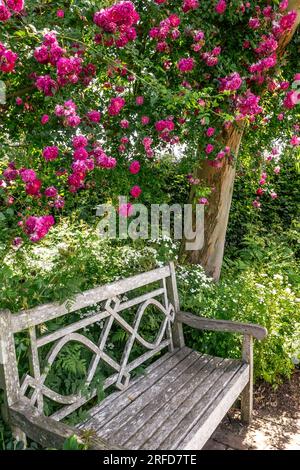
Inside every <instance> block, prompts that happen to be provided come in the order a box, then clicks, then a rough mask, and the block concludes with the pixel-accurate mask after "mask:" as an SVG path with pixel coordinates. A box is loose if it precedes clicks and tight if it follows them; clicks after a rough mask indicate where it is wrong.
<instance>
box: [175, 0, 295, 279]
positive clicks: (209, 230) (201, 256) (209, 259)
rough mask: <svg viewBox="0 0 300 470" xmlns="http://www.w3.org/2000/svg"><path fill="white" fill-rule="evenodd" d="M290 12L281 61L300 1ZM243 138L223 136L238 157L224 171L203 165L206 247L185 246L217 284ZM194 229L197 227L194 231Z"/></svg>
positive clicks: (234, 133)
mask: <svg viewBox="0 0 300 470" xmlns="http://www.w3.org/2000/svg"><path fill="white" fill-rule="evenodd" d="M288 10H296V11H297V12H298V17H297V20H296V22H295V24H294V26H293V28H292V30H291V31H288V32H287V33H286V34H285V35H283V37H282V38H281V40H280V42H279V47H278V50H277V54H278V58H280V57H282V55H283V54H284V52H285V49H286V47H287V45H288V44H289V42H290V41H291V39H292V37H293V35H294V33H295V31H296V29H297V27H298V25H299V23H300V0H290V1H289V8H288ZM242 136H243V129H242V128H241V127H240V126H236V127H232V129H230V130H229V131H227V132H226V134H225V135H224V136H223V138H222V141H223V143H224V146H226V145H228V146H229V147H230V149H231V151H232V153H233V154H234V155H235V159H234V161H231V162H230V161H228V160H227V159H226V161H225V159H224V162H223V166H222V167H221V168H214V167H211V166H210V165H208V163H207V161H201V162H200V165H199V167H198V169H197V172H196V175H195V176H196V177H197V178H199V179H200V182H201V183H200V184H202V185H203V186H204V187H210V188H212V189H213V190H212V193H211V195H210V196H209V204H208V206H207V207H206V208H205V217H204V245H203V247H202V249H201V250H197V251H186V250H185V240H183V242H182V245H181V253H180V257H181V259H184V260H186V261H188V262H190V263H192V264H201V265H202V266H203V268H204V269H205V272H206V274H207V275H209V276H211V277H212V278H213V279H214V280H215V281H218V280H219V277H220V274H221V267H222V261H223V255H224V246H225V238H226V231H227V225H228V219H229V212H230V206H231V200H232V193H233V186H234V179H235V169H236V159H237V156H238V153H239V148H240V144H241V140H242ZM192 201H194V189H193V188H192V190H191V194H190V202H192ZM193 228H194V227H193Z"/></svg>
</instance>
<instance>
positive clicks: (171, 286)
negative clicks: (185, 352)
mask: <svg viewBox="0 0 300 470" xmlns="http://www.w3.org/2000/svg"><path fill="white" fill-rule="evenodd" d="M169 265H170V273H171V275H170V277H168V278H167V279H166V281H167V291H168V298H169V301H170V302H171V303H172V304H173V306H174V309H175V320H174V324H173V328H172V335H173V345H174V347H175V348H183V347H184V345H185V342H184V336H183V327H182V323H181V322H179V321H177V313H178V312H179V310H180V306H179V297H178V291H177V282H176V274H175V267H174V263H170V264H169Z"/></svg>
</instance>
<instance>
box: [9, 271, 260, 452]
mask: <svg viewBox="0 0 300 470" xmlns="http://www.w3.org/2000/svg"><path fill="white" fill-rule="evenodd" d="M137 290H138V291H137ZM124 296H126V297H124ZM95 304H97V305H99V306H100V307H98V308H96V307H95ZM91 306H92V307H91ZM86 307H90V309H92V312H90V313H89V314H88V315H85V316H84V315H81V316H80V315H79V320H77V319H76V320H74V321H71V322H70V319H72V318H73V316H72V315H76V314H75V313H74V312H77V311H79V312H83V311H84V310H82V309H84V308H86ZM148 309H150V310H152V314H151V315H152V316H153V315H154V313H153V310H155V312H156V314H157V318H159V319H160V326H159V328H158V329H157V331H156V332H153V337H152V338H153V340H152V341H149V340H147V339H145V338H144V337H143V333H142V332H140V330H139V327H140V323H141V321H145V319H146V324H147V315H148V313H149V312H148V313H147V310H148ZM126 311H127V313H128V312H129V313H130V312H134V313H133V321H132V322H130V321H129V320H128V317H126V316H124V315H125V312H126ZM60 317H61V318H60ZM62 317H64V319H65V320H68V319H69V323H68V324H67V326H65V325H66V322H64V326H59V325H61V324H62V321H59V320H58V319H59V318H60V320H62ZM125 318H127V320H125ZM99 322H100V324H99ZM49 324H51V325H52V327H51V328H50V329H49V328H48V329H47V325H49ZM149 324H150V323H149ZM53 325H54V326H55V325H57V326H56V328H54V327H53ZM183 325H189V326H190V327H192V328H196V329H199V330H214V331H225V332H232V333H240V334H242V335H243V336H244V339H243V351H242V360H232V359H222V358H218V357H211V356H208V355H206V354H201V353H199V352H196V351H193V350H191V349H190V348H188V347H186V346H185V342H184V335H183ZM89 328H96V331H97V332H99V333H98V339H97V341H96V342H94V341H92V340H91V339H90V338H89V337H88V335H87V334H86V332H87V331H89ZM113 328H121V329H122V330H124V332H126V344H125V347H124V351H123V354H122V357H121V358H120V360H117V359H116V358H114V357H113V356H112V355H111V354H109V349H108V348H107V343H108V341H110V332H111V330H112V329H113ZM25 331H26V332H27V333H28V338H29V345H30V346H29V356H30V361H29V363H30V367H29V369H28V370H29V372H28V373H26V374H25V376H24V377H22V379H21V380H20V378H19V372H18V364H17V359H16V350H15V335H16V334H18V333H20V332H23V334H24V332H25ZM93 331H94V330H93ZM266 334H267V331H266V329H265V328H263V327H261V326H258V325H253V324H245V323H236V322H231V321H223V320H213V319H207V318H201V317H198V316H196V315H192V314H190V313H185V312H182V311H180V307H179V300H178V293H177V286H176V277H175V270H174V266H173V264H172V263H171V264H170V265H168V266H165V267H161V268H158V269H155V270H153V271H149V272H146V273H144V274H139V275H137V276H134V277H131V278H128V279H124V280H120V281H117V282H115V283H112V284H108V285H105V286H102V287H97V288H95V289H92V290H89V291H87V292H84V293H82V294H79V295H77V296H76V298H75V300H74V301H73V302H72V303H71V304H70V302H69V303H65V304H63V305H59V304H57V303H53V304H47V305H43V306H40V307H37V308H34V309H31V310H26V311H21V312H19V313H18V314H14V315H12V314H11V313H10V312H9V311H2V312H1V313H0V339H1V349H0V352H1V354H0V371H1V374H0V378H1V380H0V386H1V388H2V389H4V393H5V406H4V409H3V414H4V417H5V419H6V420H7V422H8V423H9V424H10V426H11V428H12V430H13V433H14V435H15V437H16V438H17V439H19V440H23V441H25V439H26V436H25V435H27V436H28V437H29V438H31V439H33V440H34V441H36V442H38V443H39V444H41V445H42V446H44V447H48V448H51V447H55V448H61V447H62V445H63V443H64V441H65V439H67V438H68V437H70V436H72V435H76V436H77V437H78V438H79V439H87V437H86V436H88V442H89V447H90V448H92V449H131V450H133V449H153V450H155V449H167V450H172V449H201V448H202V447H203V445H204V444H205V442H206V441H207V440H208V439H209V437H210V436H211V434H212V433H213V431H214V430H215V428H216V427H217V426H218V424H219V423H220V421H221V420H222V418H223V417H224V416H225V414H226V413H227V412H228V410H229V409H230V407H231V406H232V405H233V403H234V402H235V401H236V400H237V398H238V397H239V396H240V395H241V399H242V404H241V409H242V419H243V420H244V421H246V422H249V421H250V419H251V413H252V374H253V337H254V338H257V339H259V340H261V339H263V338H264V337H265V336H266ZM69 342H77V343H80V344H81V345H83V346H84V347H86V348H88V349H89V350H90V351H91V362H90V364H89V367H88V372H87V377H86V384H85V385H86V386H87V387H89V386H90V388H91V389H90V390H89V392H88V393H82V392H81V393H80V392H78V393H77V394H74V395H69V396H64V395H61V394H60V393H58V392H57V391H54V390H51V389H50V388H49V387H48V386H47V384H46V379H47V375H48V373H49V369H50V368H51V365H52V364H53V363H54V361H55V360H56V358H57V356H58V354H59V353H60V351H61V350H62V348H63V347H64V346H65V345H66V344H67V343H69ZM137 344H138V345H139V348H140V351H141V352H140V354H139V355H138V356H137V353H136V351H137V348H136V345H137ZM43 347H46V348H47V356H46V359H44V360H42V358H41V355H42V353H41V350H42V348H43ZM133 347H134V348H135V349H134V351H135V354H134V357H132V351H133ZM151 359H152V362H151V361H150V360H151ZM155 359H156V360H155ZM145 363H146V366H147V367H146V368H145V370H144V373H143V374H142V375H140V376H137V377H132V375H134V371H135V370H136V369H137V368H138V367H141V366H142V365H143V364H145ZM101 364H106V366H107V367H109V368H110V370H111V371H112V373H111V375H110V376H108V377H106V378H105V381H104V383H103V388H104V389H108V388H109V387H110V388H111V387H112V386H114V387H115V388H116V389H117V391H115V392H113V393H111V394H110V395H108V396H107V397H106V398H105V399H104V400H103V401H102V402H100V404H96V405H95V404H94V406H93V407H92V408H91V409H90V411H89V418H88V419H87V420H86V421H85V422H83V423H81V424H80V425H78V426H77V427H72V426H69V425H67V424H64V423H63V422H61V420H63V419H64V418H65V417H66V416H68V415H70V414H71V413H72V412H74V411H75V410H78V409H79V408H80V407H82V406H83V405H85V406H86V404H87V402H88V401H89V400H93V399H95V397H96V395H97V390H96V389H93V387H92V386H91V385H92V383H93V378H94V376H95V374H97V373H98V371H99V367H101ZM149 364H150V365H149ZM46 399H47V400H51V401H53V402H55V403H56V404H58V406H57V411H55V412H54V413H53V414H52V415H51V416H45V414H44V400H46ZM94 403H95V400H94Z"/></svg>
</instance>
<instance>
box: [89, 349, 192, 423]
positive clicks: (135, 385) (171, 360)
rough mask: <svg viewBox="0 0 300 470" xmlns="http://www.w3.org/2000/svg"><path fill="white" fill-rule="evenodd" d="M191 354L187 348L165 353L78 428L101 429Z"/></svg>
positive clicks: (93, 411)
mask: <svg viewBox="0 0 300 470" xmlns="http://www.w3.org/2000/svg"><path fill="white" fill-rule="evenodd" d="M190 354H191V350H190V349H189V348H183V349H181V350H179V351H178V350H176V351H174V352H173V353H166V354H164V355H163V356H162V357H161V358H160V359H158V360H157V361H155V362H154V363H153V364H152V365H150V366H149V367H148V368H147V369H146V370H145V373H144V375H143V376H142V377H138V378H136V379H135V380H133V381H132V382H131V384H130V385H129V387H128V388H127V390H125V391H120V392H115V393H113V394H111V395H109V396H108V397H107V398H106V399H105V400H104V401H103V402H102V403H100V404H99V405H96V406H95V407H94V408H93V409H92V410H91V411H90V413H89V414H90V415H91V418H90V419H89V420H88V421H87V422H85V423H82V424H81V425H80V428H83V427H84V428H87V429H90V428H94V429H99V428H102V427H103V426H104V425H105V424H106V423H108V422H109V421H110V420H112V419H113V418H114V417H116V416H118V415H119V413H120V412H121V411H122V410H124V409H125V408H126V407H127V406H129V405H130V403H132V402H133V401H134V400H136V399H137V398H139V397H140V396H141V395H142V394H143V393H144V392H146V391H147V390H148V387H149V382H150V383H152V384H155V383H157V382H158V381H159V380H160V379H161V378H163V377H165V376H166V375H167V374H168V373H169V372H170V371H171V370H173V369H174V368H175V367H176V366H177V365H178V364H179V363H180V362H181V361H183V360H184V359H185V358H186V357H188V356H189V355H190Z"/></svg>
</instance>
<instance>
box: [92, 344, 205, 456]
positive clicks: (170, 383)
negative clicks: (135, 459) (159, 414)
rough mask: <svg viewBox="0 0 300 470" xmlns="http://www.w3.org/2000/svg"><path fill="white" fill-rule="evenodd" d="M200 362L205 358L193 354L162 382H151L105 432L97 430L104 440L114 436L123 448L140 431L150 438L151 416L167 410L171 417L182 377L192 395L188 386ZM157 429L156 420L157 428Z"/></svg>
mask: <svg viewBox="0 0 300 470" xmlns="http://www.w3.org/2000/svg"><path fill="white" fill-rule="evenodd" d="M200 359H201V355H199V354H198V353H196V351H192V350H191V352H190V354H189V355H188V356H187V357H186V358H185V359H183V360H182V361H180V362H179V363H178V364H177V365H176V366H175V367H174V368H173V369H171V370H170V371H169V372H168V373H166V374H165V375H164V376H163V377H161V379H160V380H158V381H157V382H155V383H152V381H150V380H148V383H147V389H146V391H145V392H144V393H143V394H141V395H140V396H139V397H138V398H137V399H135V400H133V401H132V402H131V403H129V405H128V406H126V407H125V408H124V409H123V410H122V411H121V412H119V413H118V415H117V416H116V417H115V418H114V419H112V420H108V422H107V423H105V424H104V425H103V426H101V428H99V429H98V430H97V432H99V435H101V436H103V437H105V436H107V437H108V436H111V438H112V439H113V440H114V441H115V442H120V444H121V443H122V442H123V443H124V442H126V441H127V440H128V438H129V437H130V436H131V435H132V434H133V433H134V434H135V433H136V431H137V434H138V436H139V437H140V436H141V434H143V433H146V435H148V429H146V423H147V419H148V416H150V417H151V416H152V415H153V414H154V413H155V412H156V411H157V410H160V408H162V407H164V412H165V413H167V414H168V413H169V410H168V409H167V408H168V407H167V403H168V400H170V401H171V400H172V399H173V398H174V396H173V394H174V391H175V390H177V387H178V377H180V380H181V382H182V383H184V384H185V385H186V387H185V388H186V393H188V390H187V389H188V384H189V382H190V380H191V379H192V377H193V374H194V373H195V371H197V370H198V368H199V367H201V365H200V364H199V362H200ZM145 380H147V379H145ZM175 384H176V385H175ZM157 425H158V423H157V420H156V423H155V426H156V428H157ZM136 442H137V438H136V437H135V445H136ZM135 445H134V446H131V445H130V446H128V448H132V449H133V448H136V447H135Z"/></svg>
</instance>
